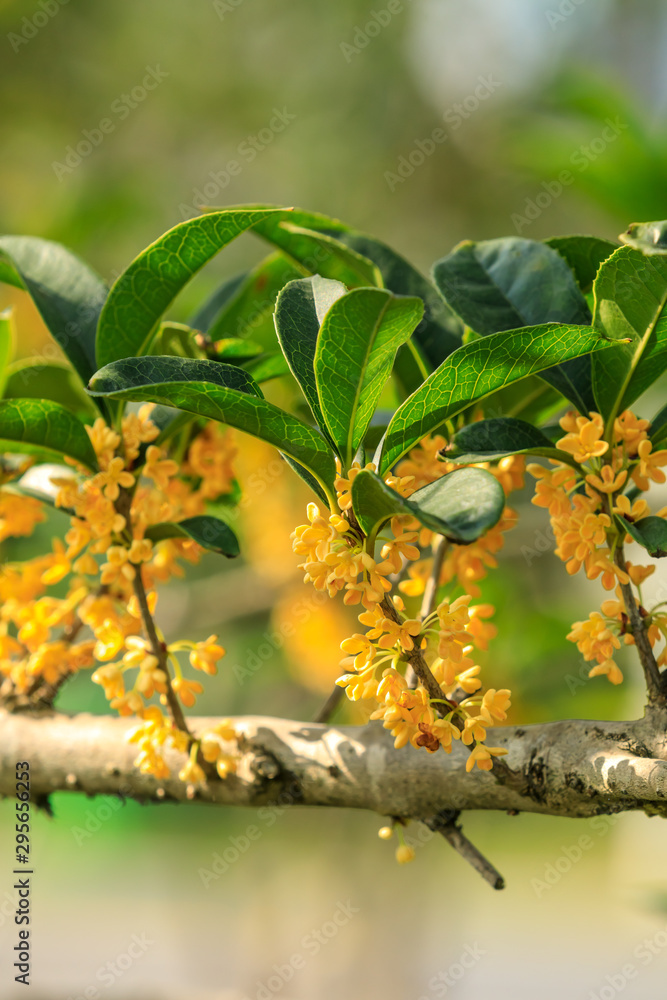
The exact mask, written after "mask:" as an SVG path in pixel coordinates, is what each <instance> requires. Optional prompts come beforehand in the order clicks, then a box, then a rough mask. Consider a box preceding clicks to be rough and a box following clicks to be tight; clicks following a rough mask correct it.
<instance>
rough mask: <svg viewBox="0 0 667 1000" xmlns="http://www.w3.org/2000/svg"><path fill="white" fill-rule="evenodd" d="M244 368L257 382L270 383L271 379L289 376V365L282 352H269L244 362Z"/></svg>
mask: <svg viewBox="0 0 667 1000" xmlns="http://www.w3.org/2000/svg"><path fill="white" fill-rule="evenodd" d="M243 367H244V368H245V370H246V371H247V372H249V373H250V374H251V375H252V377H253V378H254V380H255V382H270V381H271V379H274V378H282V377H283V375H289V365H288V364H287V361H286V360H285V357H284V356H283V354H282V353H281V352H280V351H267V353H266V354H261V355H259V357H256V358H251V360H250V361H247V362H244V364H243Z"/></svg>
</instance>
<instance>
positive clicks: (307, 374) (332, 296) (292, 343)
mask: <svg viewBox="0 0 667 1000" xmlns="http://www.w3.org/2000/svg"><path fill="white" fill-rule="evenodd" d="M345 291H346V289H345V285H343V284H341V282H340V281H331V280H330V279H328V278H321V277H320V276H319V275H313V277H311V278H301V279H300V280H298V281H291V282H290V283H289V284H288V285H286V287H285V288H284V289H283V290H282V292H281V293H280V295H279V296H278V299H277V302H276V311H275V316H274V319H275V324H276V333H277V335H278V342H279V344H280V346H281V348H282V351H283V354H284V355H285V358H286V359H287V363H288V365H289V367H290V370H291V372H292V374H293V375H294V378H295V379H296V380H297V382H298V383H299V386H300V387H301V391H302V392H303V394H304V396H305V397H306V401H307V402H308V405H309V406H310V409H311V411H312V414H313V416H314V417H315V420H316V421H317V423H318V424H319V426H320V427H321V428H323V429H325V428H326V423H325V420H324V416H323V414H322V409H321V407H320V398H319V395H318V392H317V383H316V381H315V348H316V347H317V338H318V336H319V332H320V326H321V325H322V322H323V320H324V317H325V316H326V314H327V312H328V311H329V309H330V308H331V306H332V305H333V304H334V302H335V301H336V300H337V299H339V298H340V297H341V296H342V295H345Z"/></svg>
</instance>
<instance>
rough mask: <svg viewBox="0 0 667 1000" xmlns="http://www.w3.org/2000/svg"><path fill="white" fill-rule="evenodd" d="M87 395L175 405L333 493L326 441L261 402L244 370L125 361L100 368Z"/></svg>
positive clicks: (177, 361)
mask: <svg viewBox="0 0 667 1000" xmlns="http://www.w3.org/2000/svg"><path fill="white" fill-rule="evenodd" d="M89 392H90V393H91V394H92V395H94V396H105V397H111V398H112V399H133V400H137V401H139V402H154V403H161V404H163V405H166V406H175V407H178V408H179V409H181V410H187V411H188V412H189V413H194V414H196V415H197V416H200V417H207V418H208V419H210V420H220V421H221V422H222V423H225V424H229V425H230V426H231V427H237V428H238V429H239V430H242V431H245V432H246V433H247V434H251V435H253V436H254V437H258V438H261V439H262V440H263V441H267V442H268V443H269V444H273V445H275V447H276V448H278V449H280V451H283V452H285V454H287V455H289V456H290V457H291V458H293V459H295V460H296V461H297V462H299V463H300V464H301V465H303V466H305V467H306V468H307V469H308V470H309V471H310V472H311V473H312V474H313V475H314V476H315V478H316V479H318V480H319V481H320V483H321V484H322V486H323V487H324V489H325V492H327V494H331V490H332V484H333V480H334V477H335V466H334V461H333V456H332V454H331V452H330V450H329V448H328V446H327V444H326V442H325V440H324V438H323V437H322V436H321V435H320V434H318V432H317V431H316V430H314V429H313V428H312V427H308V426H307V424H304V423H302V422H301V421H300V420H298V419H297V418H296V417H293V416H292V415H291V414H290V413H285V411H284V410H281V409H279V408H278V407H277V406H274V405H273V404H272V403H268V402H267V401H266V400H265V399H263V398H262V396H261V392H260V389H259V387H258V386H257V384H256V383H255V381H254V380H253V379H252V378H251V377H250V375H249V374H248V373H247V372H246V371H244V369H243V368H237V367H235V366H233V365H226V364H225V363H224V362H222V361H190V360H187V359H183V358H170V357H144V358H125V359H123V360H121V361H116V362H114V363H113V364H110V365H106V367H104V368H102V369H100V371H99V372H97V373H96V374H95V376H94V377H93V378H92V379H91V382H90V386H89Z"/></svg>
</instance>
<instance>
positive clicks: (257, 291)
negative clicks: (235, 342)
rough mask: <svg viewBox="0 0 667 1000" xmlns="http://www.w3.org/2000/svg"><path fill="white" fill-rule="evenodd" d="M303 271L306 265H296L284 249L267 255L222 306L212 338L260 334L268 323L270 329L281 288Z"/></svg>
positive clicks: (211, 325)
mask: <svg viewBox="0 0 667 1000" xmlns="http://www.w3.org/2000/svg"><path fill="white" fill-rule="evenodd" d="M302 274H303V270H302V268H300V267H296V266H295V265H294V264H293V263H292V262H291V261H289V260H288V259H287V258H286V257H285V256H284V254H282V253H273V254H271V255H270V256H269V257H266V258H265V259H264V260H263V261H261V262H260V263H259V264H258V265H257V267H255V268H253V270H252V271H249V272H248V274H247V275H246V276H245V278H244V279H243V281H242V282H241V283H240V285H239V286H238V288H237V289H236V291H235V292H234V294H233V295H232V296H231V297H230V298H229V300H228V301H227V302H225V304H224V306H223V308H221V309H220V310H219V312H218V314H217V316H216V317H215V319H214V320H213V322H212V323H211V324H210V326H209V327H208V335H209V337H210V338H211V340H220V339H223V338H229V337H243V338H245V337H254V336H258V335H259V333H260V331H261V330H263V328H264V327H265V326H266V328H267V329H269V330H270V329H271V314H272V312H273V307H274V305H275V302H276V297H277V295H278V292H279V291H280V290H281V288H284V287H285V285H286V284H287V283H288V282H289V281H293V280H294V279H295V278H300V277H302Z"/></svg>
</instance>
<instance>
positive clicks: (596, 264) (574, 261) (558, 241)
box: [544, 236, 618, 292]
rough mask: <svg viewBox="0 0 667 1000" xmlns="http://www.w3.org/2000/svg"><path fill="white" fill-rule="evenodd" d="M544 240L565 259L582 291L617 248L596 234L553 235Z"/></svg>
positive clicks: (588, 286) (587, 286)
mask: <svg viewBox="0 0 667 1000" xmlns="http://www.w3.org/2000/svg"><path fill="white" fill-rule="evenodd" d="M544 242H545V243H546V244H547V246H550V247H551V248H552V249H553V250H556V252H557V253H559V254H560V255H561V257H563V258H564V260H566V261H567V263H568V265H569V266H570V269H571V270H572V271H573V272H574V276H575V277H576V279H577V284H578V285H579V287H580V288H581V290H582V291H583V292H586V291H588V289H589V288H590V287H591V285H592V284H593V281H594V279H595V275H596V274H597V273H598V270H599V268H600V264H601V263H602V261H603V260H606V259H607V257H611V255H612V254H613V252H614V250H618V244H617V243H612V242H611V240H601V239H599V238H598V237H597V236H554V237H553V238H552V239H550V240H545V241H544Z"/></svg>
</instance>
